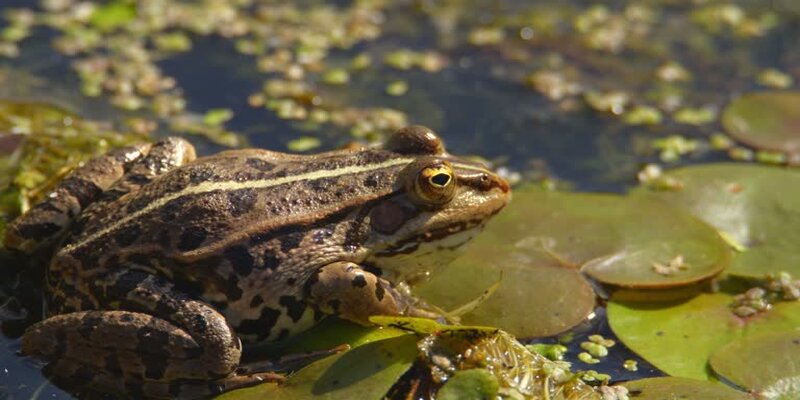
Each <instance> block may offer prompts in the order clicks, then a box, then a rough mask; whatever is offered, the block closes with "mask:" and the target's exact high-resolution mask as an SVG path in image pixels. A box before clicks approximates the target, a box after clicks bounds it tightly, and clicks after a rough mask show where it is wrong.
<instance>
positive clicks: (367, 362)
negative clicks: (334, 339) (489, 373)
mask: <svg viewBox="0 0 800 400" xmlns="http://www.w3.org/2000/svg"><path fill="white" fill-rule="evenodd" d="M417 339H418V338H417V336H416V335H405V336H400V337H396V338H392V339H386V340H381V341H379V342H373V343H370V344H367V345H364V346H361V347H357V348H355V349H353V350H350V351H348V352H346V353H343V354H341V355H335V356H332V357H328V358H326V359H323V360H320V361H317V362H314V363H312V364H310V365H309V366H307V367H305V368H303V369H301V370H300V371H298V372H297V373H296V374H294V375H292V376H291V377H290V378H289V379H288V380H287V381H286V382H285V383H283V384H276V383H266V384H262V385H258V386H254V387H251V388H246V389H241V390H234V391H231V392H228V393H225V394H223V395H222V396H219V397H218V399H223V400H246V399H265V398H266V399H275V400H281V399H291V400H303V399H328V400H337V399H342V400H345V399H346V400H350V399H380V398H383V396H384V395H385V394H386V392H387V391H389V388H391V387H392V385H394V383H395V382H396V381H397V380H398V379H400V377H401V376H402V375H403V374H404V373H405V372H406V371H407V370H408V368H409V367H411V363H412V362H413V361H414V359H415V358H416V356H417V346H416V343H417Z"/></svg>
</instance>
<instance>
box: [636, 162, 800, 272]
mask: <svg viewBox="0 0 800 400" xmlns="http://www.w3.org/2000/svg"><path fill="white" fill-rule="evenodd" d="M665 179H670V180H675V181H677V182H679V184H680V185H681V189H680V190H672V191H659V192H653V193H654V195H655V196H656V197H658V198H660V199H662V200H664V201H666V202H667V203H669V204H670V205H672V206H676V207H680V208H683V209H685V210H687V211H688V212H690V213H692V214H694V215H695V216H697V217H698V218H700V219H702V220H704V221H706V222H707V223H709V224H710V225H712V226H714V227H715V228H717V230H719V231H720V232H721V233H722V234H723V235H725V236H727V237H728V238H729V239H730V240H731V241H733V242H735V244H736V245H737V246H741V247H743V249H744V250H745V251H744V252H740V253H737V254H736V255H735V256H734V257H733V260H732V263H731V267H730V268H728V272H729V273H731V274H735V275H738V276H745V277H755V278H761V277H763V276H764V275H765V274H767V273H777V272H780V271H786V272H789V273H790V274H792V275H794V276H800V252H798V251H797V244H798V243H800V172H798V171H794V170H788V169H780V168H775V167H768V166H757V165H743V164H731V163H722V164H708V165H700V166H692V167H687V168H679V169H676V170H673V171H670V172H668V173H666V174H665ZM636 192H637V193H642V192H648V190H647V189H646V188H639V189H637V190H636Z"/></svg>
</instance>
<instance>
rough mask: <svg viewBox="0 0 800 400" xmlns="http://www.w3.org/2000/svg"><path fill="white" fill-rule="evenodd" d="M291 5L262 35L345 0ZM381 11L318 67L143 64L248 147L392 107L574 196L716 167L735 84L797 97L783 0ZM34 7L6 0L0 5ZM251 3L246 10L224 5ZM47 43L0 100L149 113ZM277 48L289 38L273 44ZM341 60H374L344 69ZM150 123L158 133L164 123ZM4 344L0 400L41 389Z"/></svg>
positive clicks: (459, 149)
mask: <svg viewBox="0 0 800 400" xmlns="http://www.w3.org/2000/svg"><path fill="white" fill-rule="evenodd" d="M50 3H55V2H50ZM68 3H69V2H66V3H65V4H68ZM142 3H143V4H144V3H147V2H142ZM200 3H201V2H199V1H198V2H197V4H200ZM231 3H234V2H231ZM256 3H257V4H259V5H264V4H266V5H274V4H277V3H281V2H270V1H258V2H256ZM301 3H302V4H303V7H297V8H296V9H294V8H292V7H291V6H290V5H286V6H285V7H277V8H275V9H273V8H270V11H275V10H281V12H285V13H286V15H289V16H287V17H286V19H280V18H277V19H274V20H270V19H266V20H264V21H261V22H259V23H260V24H261V25H260V26H262V27H263V26H268V25H269V24H270V23H273V24H279V23H286V21H287V20H291V21H292V24H294V26H302V24H303V22H304V16H303V14H296V15H295V14H292V13H296V12H298V11H297V10H300V9H314V10H319V11H318V12H319V13H323V12H326V13H329V14H324V15H326V16H330V19H335V18H334V17H336V18H339V17H340V14H343V13H345V12H349V11H348V10H352V9H357V7H355V6H354V5H353V4H354V3H351V2H348V1H336V2H331V3H329V4H332V5H333V7H334V8H329V7H328V8H325V7H324V6H325V3H324V2H320V1H311V0H309V1H302V2H301ZM390 3H391V4H386V5H382V4H379V3H377V2H376V4H375V5H373V6H371V7H372V8H371V9H370V12H368V13H367V12H365V14H364V18H365V19H368V20H367V21H360V22H358V24H356V23H355V22H353V21H354V20H353V19H349V20H346V21H348V22H347V24H344V25H342V26H345V27H349V28H352V29H353V30H355V27H360V28H363V29H372V28H373V27H374V28H375V29H376V30H377V31H376V32H375V33H374V34H372V33H370V34H365V33H363V32H361V33H360V34H359V33H353V32H347V33H342V32H334V31H331V35H339V34H341V35H345V36H346V35H353V36H354V37H357V39H354V42H353V43H349V44H348V46H346V47H347V48H337V47H336V46H332V47H329V48H325V49H324V51H325V52H326V53H325V54H324V56H322V57H319V59H318V60H316V61H314V62H308V63H306V64H304V63H303V62H302V58H303V57H316V56H315V55H313V54H311V53H313V51H312V50H315V48H314V46H312V45H311V44H309V43H305V44H304V45H303V46H295V47H290V48H286V49H282V48H281V44H280V43H277V44H276V43H268V44H264V43H262V42H259V41H258V40H256V39H259V38H258V37H257V35H255V36H254V35H250V36H247V35H243V36H241V37H236V35H233V37H232V38H222V37H220V35H209V36H203V37H199V36H197V35H194V34H192V33H191V31H190V30H187V32H189V33H188V37H190V38H191V40H192V43H191V48H190V49H188V50H187V51H175V52H172V53H169V52H167V53H165V55H162V56H161V57H159V58H157V65H158V66H159V67H160V68H161V72H162V73H163V75H164V76H167V77H172V78H174V79H175V83H176V88H177V89H175V91H171V92H169V94H170V95H174V94H175V93H179V95H180V96H182V97H183V98H185V99H186V104H187V112H189V113H193V114H195V115H202V114H204V113H205V112H206V111H208V110H212V109H231V110H232V111H233V112H234V117H233V119H231V120H230V121H228V122H227V123H226V124H225V127H226V128H227V129H229V130H231V131H234V132H238V133H239V134H241V135H243V136H244V137H245V138H246V140H247V142H249V143H250V144H251V145H253V146H257V147H264V148H271V149H277V150H285V149H286V146H287V143H289V142H290V141H291V140H293V139H297V138H299V137H303V136H314V137H317V138H319V139H321V143H322V147H320V148H319V149H316V150H322V149H326V148H333V147H337V146H340V145H342V144H345V143H347V142H349V141H350V140H353V138H354V136H353V135H352V134H355V136H356V137H357V138H358V139H362V140H365V139H378V138H379V137H380V133H381V124H382V123H383V124H385V125H386V126H391V124H392V122H386V120H385V119H386V117H385V115H383V114H381V116H375V115H374V114H373V113H372V112H373V111H374V110H375V109H377V108H386V109H391V110H394V111H393V112H396V113H397V114H391V115H392V116H393V118H395V119H394V120H393V121H403V119H405V120H407V121H409V122H412V123H420V124H425V125H429V126H431V127H433V128H434V129H435V130H437V131H438V132H439V133H440V134H441V135H442V136H443V137H444V138H445V140H446V141H447V143H448V149H449V150H450V151H452V152H454V153H458V154H479V155H481V156H482V157H485V158H487V159H489V160H492V161H494V162H496V163H497V164H498V165H502V166H505V167H507V168H508V169H509V170H511V171H516V172H520V173H521V174H522V176H523V179H540V178H543V177H549V178H554V179H558V180H563V181H565V182H566V183H567V184H569V185H573V186H574V187H576V188H578V189H581V190H611V191H620V190H624V189H625V188H626V187H629V186H630V185H632V184H634V183H635V176H636V172H637V171H638V170H639V169H640V167H641V166H642V164H644V163H648V162H661V159H666V160H671V159H672V158H675V157H677V160H676V161H671V163H669V165H678V164H680V163H691V162H698V161H708V160H714V159H726V158H727V155H726V154H725V153H723V152H719V151H713V150H711V148H710V146H709V138H710V137H711V135H712V134H714V133H717V132H719V131H720V130H721V127H720V125H719V123H718V118H717V117H718V115H719V113H720V111H721V109H722V107H724V106H725V104H727V102H728V101H729V100H730V99H731V98H733V97H735V96H737V95H739V94H741V93H742V92H745V91H754V90H765V89H769V88H785V87H796V83H795V82H797V81H798V80H800V47H799V46H797V45H796V44H797V43H800V24H798V21H800V7H798V6H797V5H796V4H795V2H793V1H789V0H786V1H773V2H766V1H765V2H749V1H739V2H731V3H724V4H722V3H720V4H717V3H709V4H704V5H692V2H688V1H674V0H664V1H655V0H653V1H646V2H640V1H615V2H610V3H609V4H607V5H598V4H597V3H596V2H589V1H571V2H563V1H557V0H552V1H538V2H529V1H523V0H517V1H510V0H509V1H503V2H479V1H462V2H390ZM35 4H36V2H34V1H25V0H4V1H3V2H2V4H1V5H0V10H9V9H11V8H14V7H23V6H27V7H34V5H35ZM603 4H606V3H603ZM270 7H272V6H270ZM257 8H258V7H255V9H257ZM248 10H250V11H253V10H254V9H253V8H250V9H238V11H237V12H240V13H242V15H248V14H247V11H248ZM326 10H327V11H326ZM253 12H254V13H256V12H257V10H255V11H253ZM292 15H294V16H292ZM264 18H266V17H264ZM270 18H272V17H270ZM308 18H309V20H313V18H312V17H311V16H309V17H308ZM342 18H344V17H342ZM351 18H352V16H351ZM256 22H258V21H256ZM250 23H252V21H251V22H250ZM348 24H349V25H348ZM252 26H259V25H258V24H255V25H252ZM332 26H334V25H332ZM251 29H252V28H251ZM309 30H310V31H313V30H311V29H310V28H309ZM60 35H62V34H61V33H58V32H56V31H54V30H53V29H44V28H37V29H35V30H34V31H33V36H32V37H31V38H29V39H26V40H24V41H23V42H21V46H20V49H21V53H20V55H19V57H18V58H15V59H5V58H0V96H3V97H12V98H24V99H30V98H34V99H39V100H45V101H48V102H52V103H56V104H59V105H62V106H65V107H68V108H70V109H72V110H74V111H77V112H78V113H80V114H82V115H85V116H88V117H92V118H96V119H114V120H121V119H124V118H125V117H126V116H130V115H133V114H136V115H142V114H144V115H146V116H149V115H150V114H148V113H147V112H143V111H137V112H128V111H124V110H121V109H120V108H119V107H114V106H112V105H111V104H110V103H111V102H112V101H110V100H109V97H108V96H106V97H102V96H101V97H98V98H92V99H89V98H86V97H84V96H81V94H80V93H81V90H82V89H83V90H85V89H86V87H85V85H86V82H85V81H81V79H79V78H78V77H77V75H76V74H75V73H74V71H73V70H72V63H73V62H75V61H76V60H80V59H81V58H82V57H84V55H83V54H81V53H78V54H75V55H64V54H61V53H59V52H57V51H54V50H53V49H52V47H51V42H52V41H53V39H55V38H58V37H59V36H60ZM359 35H360V36H359ZM253 37H255V38H256V39H253ZM243 38H244V39H248V40H250V39H252V40H251V41H250V42H247V41H245V40H244V39H243ZM173 39H174V38H173ZM262 39H263V38H262ZM281 39H285V40H289V39H288V38H280V37H279V38H275V41H277V42H279V41H280V40H281ZM317 39H319V38H317ZM253 43H256V44H257V45H260V46H266V47H269V46H272V47H269V48H270V52H268V53H267V54H263V55H258V54H242V53H243V51H242V49H243V48H246V47H247V46H248V44H249V45H253ZM402 49H409V50H413V51H414V52H416V54H420V55H421V56H419V57H420V58H419V59H418V60H417V61H413V60H412V61H409V62H411V63H412V64H410V65H411V66H409V67H408V69H406V68H404V67H399V66H398V63H399V64H400V65H402V60H400V61H397V59H396V58H397V57H400V56H399V55H397V54H396V53H395V52H397V51H398V50H402ZM282 50H285V51H282ZM287 52H288V53H287ZM244 53H248V51H244ZM250 53H252V52H250ZM287 54H288V56H287ZM309 54H311V55H309ZM286 57H288V61H285V60H284V61H280V60H281V59H282V58H286ZM359 57H361V58H359ZM392 57H395V59H394V61H390V60H391V59H392ZM425 57H427V58H425ZM355 60H362V61H363V60H370V61H371V62H370V63H368V64H367V66H366V67H361V66H359V67H356V66H355V62H356V61H355ZM414 62H417V63H418V64H413V63H414ZM437 62H438V63H441V65H432V64H435V63H437ZM426 63H427V64H426ZM272 64H274V65H272ZM295 67H296V68H295ZM270 68H271V69H270ZM333 69H343V70H345V71H347V73H348V74H347V79H346V83H344V84H339V85H336V84H330V83H323V82H322V81H323V80H324V77H325V74H326V72H330V71H331V70H333ZM398 81H402V82H404V83H405V84H407V86H408V91H407V92H406V93H405V94H403V95H401V96H392V95H389V94H387V86H388V85H390V84H392V83H393V82H398ZM269 82H273V83H274V82H279V83H281V84H284V85H287V84H290V85H300V84H302V85H305V87H304V89H303V91H302V93H300V94H297V93H289V94H287V93H288V92H291V91H288V92H287V91H286V90H285V88H284V92H282V93H280V94H278V93H276V92H275V91H270V90H268V89H264V87H265V86H269ZM287 82H288V83H287ZM273 89H274V88H273ZM101 90H106V91H105V92H103V93H106V95H111V94H113V93H111V92H110V91H109V89H107V88H104V87H103V88H101ZM170 90H172V89H170ZM117 94H118V93H117ZM253 96H256V97H253ZM259 96H260V97H259ZM260 101H266V104H264V105H262V104H260V103H259V102H260ZM270 101H272V102H270ZM254 103H255V104H254ZM118 105H119V104H118ZM253 105H257V106H255V107H254V106H253ZM365 110H367V111H365ZM337 116H338V117H337ZM314 118H318V119H317V120H314ZM326 118H327V119H326ZM337 118H340V119H341V120H340V121H338V122H337ZM381 118H384V119H381ZM364 121H368V122H369V124H365V123H364ZM161 122H162V125H161V129H160V132H161V133H165V132H167V131H168V130H169V126H170V124H169V123H168V118H164V119H161ZM365 126H367V128H365ZM368 128H369V129H373V130H374V132H373V131H369V132H365V131H364V129H367V130H369V129H368ZM384 130H385V129H384ZM671 135H680V137H682V138H684V139H685V140H686V141H692V142H693V143H696V145H695V146H692V150H688V151H687V152H686V154H680V153H681V151H678V152H677V156H676V155H675V154H676V153H675V151H674V149H672V148H668V149H664V148H663V147H659V146H661V145H658V144H655V145H654V143H655V142H654V141H655V140H656V139H661V138H664V137H668V136H671ZM191 139H192V140H193V141H194V142H195V143H196V144H197V145H198V149H199V150H200V152H201V153H204V154H208V153H211V152H214V151H217V150H219V149H221V148H222V146H220V145H218V144H214V143H213V142H212V141H209V140H205V139H203V138H202V137H201V136H192V137H191ZM661 143H664V142H661ZM669 143H676V142H675V141H672V142H669ZM667 146H668V144H667ZM665 154H666V155H665ZM9 279H11V278H9ZM4 282H5V281H4ZM0 289H3V290H9V289H10V287H9V286H8V285H4V286H3V287H2V288H0ZM6 317H7V316H6ZM6 325H8V324H6ZM5 328H6V330H8V329H7V326H6V327H5ZM2 343H3V348H2V351H1V352H0V366H2V367H3V369H0V390H2V391H5V392H6V393H7V394H9V395H10V396H12V397H28V396H31V395H33V393H34V392H36V391H37V390H38V387H39V385H40V384H41V383H42V382H43V381H42V379H41V378H40V376H39V372H38V369H37V367H36V366H35V365H33V364H32V363H31V362H29V361H24V360H20V359H19V358H18V357H16V356H15V352H16V351H17V350H18V347H19V345H18V341H17V340H16V339H5V340H3V341H2ZM595 368H597V367H595ZM51 391H53V393H57V391H55V389H51V388H47V389H45V390H44V391H42V392H38V393H39V396H46V397H47V398H50V397H51ZM52 396H54V397H56V398H57V397H59V396H63V394H62V395H57V394H52Z"/></svg>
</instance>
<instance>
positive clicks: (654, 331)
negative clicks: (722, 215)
mask: <svg viewBox="0 0 800 400" xmlns="http://www.w3.org/2000/svg"><path fill="white" fill-rule="evenodd" d="M612 300H613V298H612ZM733 300H734V297H733V296H732V295H729V294H725V293H711V294H702V295H699V296H697V297H694V298H692V299H690V300H688V301H684V302H670V303H625V302H617V301H612V302H610V303H609V304H608V321H609V324H610V325H611V329H612V330H613V331H614V333H616V335H617V337H619V339H620V340H621V341H622V342H623V343H624V344H625V345H626V346H628V347H629V348H631V349H632V350H633V351H635V352H636V353H638V354H639V355H640V356H642V357H643V358H644V359H646V360H647V361H649V362H650V363H652V364H653V365H654V366H656V367H657V368H659V369H661V370H662V371H664V372H666V373H667V374H669V375H673V376H679V377H685V378H695V379H709V378H711V375H710V371H709V370H708V359H709V357H710V356H711V354H712V353H713V352H714V351H715V350H716V349H719V348H720V347H722V346H724V345H726V344H728V343H730V342H731V341H733V340H736V339H739V338H742V337H745V336H748V335H753V334H757V333H761V332H774V331H781V330H792V329H796V328H797V327H798V326H800V302H785V303H778V304H775V305H774V306H773V307H772V309H770V310H769V311H767V312H764V313H760V314H756V315H755V316H752V317H748V318H742V317H738V316H736V315H735V314H734V313H733V312H732V310H731V304H732V303H733ZM750 365H751V366H755V365H759V366H758V368H763V364H750Z"/></svg>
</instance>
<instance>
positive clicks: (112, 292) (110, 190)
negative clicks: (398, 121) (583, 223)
mask: <svg viewBox="0 0 800 400" xmlns="http://www.w3.org/2000/svg"><path fill="white" fill-rule="evenodd" d="M509 196H510V193H509V188H508V185H507V183H506V182H505V181H503V180H502V179H501V178H499V177H497V176H496V175H494V174H492V173H491V172H490V171H488V170H486V169H485V168H484V167H482V166H481V165H480V164H477V163H474V162H469V161H466V160H463V159H459V158H457V157H453V156H451V155H449V154H447V153H446V152H445V151H444V147H443V146H442V144H441V142H440V141H439V139H438V137H436V135H435V134H433V133H432V132H431V131H430V130H428V129H427V128H424V127H419V126H413V127H409V128H404V129H402V130H400V131H398V132H397V133H396V134H395V135H393V136H392V138H390V139H389V141H388V142H387V144H386V145H385V146H384V147H383V148H376V149H359V150H342V151H333V152H328V153H321V154H316V155H310V156H300V155H290V154H283V153H276V152H270V151H265V150H258V149H246V150H233V151H226V152H222V153H219V154H216V155H213V156H210V157H204V158H200V159H197V160H195V159H194V149H193V148H192V147H191V145H190V144H188V143H187V142H185V141H184V140H182V139H177V138H167V139H164V140H162V141H160V142H158V143H156V144H154V145H152V146H150V145H144V146H138V147H133V148H128V149H123V150H118V151H115V152H112V153H109V154H108V155H107V156H104V157H101V158H98V159H96V160H93V161H91V162H89V163H87V164H86V165H84V166H83V167H81V168H79V169H77V170H75V171H74V172H73V173H72V174H71V175H70V176H69V177H68V178H67V179H65V180H64V182H63V183H62V184H61V185H60V186H59V187H58V188H56V190H55V191H54V192H53V194H52V195H51V196H50V197H48V199H47V200H46V201H44V202H43V203H41V204H39V205H37V206H36V207H34V208H33V209H32V210H31V211H30V212H28V213H27V214H25V215H23V216H22V217H21V218H19V219H18V220H17V221H15V222H14V223H13V224H11V225H10V226H9V228H8V234H7V237H6V242H5V244H6V246H7V247H9V248H15V249H18V250H21V251H26V252H32V251H34V250H38V249H42V248H45V247H48V246H56V250H55V255H54V256H53V260H52V262H51V264H50V266H49V268H48V270H47V291H48V293H47V294H48V307H49V309H48V314H49V315H50V317H49V318H47V319H46V320H44V321H42V322H40V323H37V324H35V325H33V326H32V327H31V328H29V329H28V330H27V331H26V333H25V335H24V337H23V353H24V354H29V355H34V356H37V357H39V358H42V359H44V360H46V361H48V362H50V365H49V367H48V371H49V374H50V375H51V376H52V377H53V379H54V380H55V381H57V382H62V383H64V384H65V385H68V386H71V385H85V386H89V387H92V388H94V389H97V390H100V391H103V392H108V393H117V394H118V393H126V394H127V395H128V396H131V397H134V398H135V397H163V398H170V397H185V398H192V397H203V396H207V395H209V394H213V393H218V392H220V391H224V390H228V389H231V388H235V387H240V386H244V385H248V384H252V383H256V382H259V381H260V380H261V379H264V378H266V379H276V377H275V376H273V375H271V374H269V373H257V372H256V373H251V374H249V375H237V373H236V372H235V371H236V368H237V367H238V366H239V359H240V355H241V344H240V340H242V341H245V342H258V341H265V340H278V339H281V338H284V337H287V336H289V335H291V334H294V333H297V332H299V331H302V330H304V329H307V328H309V327H310V326H312V325H313V324H314V323H316V322H317V321H319V320H320V319H321V318H323V317H324V316H325V315H328V314H334V315H339V316H341V317H343V318H346V319H349V320H352V321H355V322H359V323H362V324H366V323H368V318H369V316H371V315H379V314H383V315H411V316H423V317H431V318H435V317H437V314H436V313H433V312H431V311H429V310H426V309H425V306H424V303H421V302H419V301H418V300H417V299H415V298H413V297H411V296H410V295H409V294H408V293H407V291H405V290H401V288H403V287H405V286H404V285H405V282H411V283H413V282H415V281H417V280H419V279H421V277H423V276H426V275H428V273H429V272H430V269H431V268H432V267H433V266H434V265H432V264H431V263H430V261H431V260H436V261H437V263H441V260H438V259H437V258H441V257H442V254H443V255H445V256H449V255H450V253H451V250H453V249H455V248H456V247H458V246H459V245H461V244H462V243H464V242H465V241H466V240H468V239H469V238H470V237H471V236H472V234H473V233H474V232H475V231H477V230H478V229H479V228H481V227H482V226H483V225H484V223H485V222H486V221H487V220H488V219H489V218H490V217H491V216H492V215H494V214H495V213H497V212H498V211H499V210H500V209H501V208H502V207H503V206H504V205H505V204H506V202H507V201H508V199H509Z"/></svg>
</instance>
